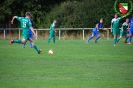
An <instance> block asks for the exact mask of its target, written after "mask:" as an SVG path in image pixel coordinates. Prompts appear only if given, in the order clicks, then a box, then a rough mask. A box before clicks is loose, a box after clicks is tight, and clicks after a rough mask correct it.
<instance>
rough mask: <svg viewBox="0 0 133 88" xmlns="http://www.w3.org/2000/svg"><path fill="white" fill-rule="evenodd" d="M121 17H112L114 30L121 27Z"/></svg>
mask: <svg viewBox="0 0 133 88" xmlns="http://www.w3.org/2000/svg"><path fill="white" fill-rule="evenodd" d="M121 19H122V17H119V18H113V19H112V21H111V25H112V28H113V30H118V29H119V23H120V20H121Z"/></svg>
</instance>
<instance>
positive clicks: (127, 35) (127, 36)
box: [124, 33, 129, 43]
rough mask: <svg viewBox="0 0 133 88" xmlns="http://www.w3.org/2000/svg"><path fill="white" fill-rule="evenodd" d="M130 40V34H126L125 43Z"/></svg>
mask: <svg viewBox="0 0 133 88" xmlns="http://www.w3.org/2000/svg"><path fill="white" fill-rule="evenodd" d="M128 38H129V33H127V34H126V36H125V42H124V43H127V40H128Z"/></svg>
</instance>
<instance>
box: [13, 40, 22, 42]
mask: <svg viewBox="0 0 133 88" xmlns="http://www.w3.org/2000/svg"><path fill="white" fill-rule="evenodd" d="M13 42H14V43H22V41H21V40H13Z"/></svg>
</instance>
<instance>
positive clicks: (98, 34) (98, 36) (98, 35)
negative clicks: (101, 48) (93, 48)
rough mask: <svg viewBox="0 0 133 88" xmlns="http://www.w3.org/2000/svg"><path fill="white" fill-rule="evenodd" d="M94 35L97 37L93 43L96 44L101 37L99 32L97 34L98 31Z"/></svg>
mask: <svg viewBox="0 0 133 88" xmlns="http://www.w3.org/2000/svg"><path fill="white" fill-rule="evenodd" d="M96 34H97V37H96V39H95V41H94V42H95V43H97V40H98V39H99V38H100V37H101V36H100V32H99V31H97V33H96Z"/></svg>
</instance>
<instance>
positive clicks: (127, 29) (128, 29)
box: [127, 23, 130, 31]
mask: <svg viewBox="0 0 133 88" xmlns="http://www.w3.org/2000/svg"><path fill="white" fill-rule="evenodd" d="M129 29H130V23H128V28H127V31H129Z"/></svg>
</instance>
